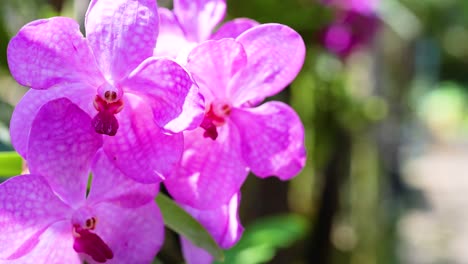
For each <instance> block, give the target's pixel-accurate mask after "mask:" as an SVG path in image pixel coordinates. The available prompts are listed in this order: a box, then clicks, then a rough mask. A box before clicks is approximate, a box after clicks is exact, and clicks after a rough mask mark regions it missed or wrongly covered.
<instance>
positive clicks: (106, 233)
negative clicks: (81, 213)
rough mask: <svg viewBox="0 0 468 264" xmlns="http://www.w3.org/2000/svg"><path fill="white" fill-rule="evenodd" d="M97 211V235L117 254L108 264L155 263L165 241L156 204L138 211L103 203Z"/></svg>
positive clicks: (148, 204) (142, 207)
mask: <svg viewBox="0 0 468 264" xmlns="http://www.w3.org/2000/svg"><path fill="white" fill-rule="evenodd" d="M94 211H95V212H96V217H97V219H98V223H97V225H96V230H95V232H96V234H97V235H99V236H100V237H101V238H102V240H104V241H105V242H106V244H107V245H108V246H109V247H110V248H111V250H112V251H113V253H114V258H113V259H111V260H110V261H108V262H106V263H109V264H112V263H151V262H152V261H153V259H154V256H155V255H156V253H157V252H158V251H159V249H160V248H161V246H162V244H163V241H164V223H163V219H162V216H161V213H160V212H159V208H158V207H157V206H156V203H154V202H150V203H147V204H146V205H144V206H140V207H138V208H122V207H120V206H118V205H117V204H114V203H100V204H98V205H96V206H95V207H94ZM86 260H87V261H89V259H86ZM88 263H90V264H91V263H95V262H93V261H89V262H88Z"/></svg>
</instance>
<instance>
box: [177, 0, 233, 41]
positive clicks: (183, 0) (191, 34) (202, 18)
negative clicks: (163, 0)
mask: <svg viewBox="0 0 468 264" xmlns="http://www.w3.org/2000/svg"><path fill="white" fill-rule="evenodd" d="M225 12H226V1H225V0H174V13H175V14H176V16H177V18H178V20H179V22H180V24H181V25H182V27H183V28H184V30H185V32H186V35H187V39H188V40H189V41H193V42H202V41H204V40H207V39H208V37H209V36H210V35H211V32H212V31H213V29H214V27H215V26H216V25H217V24H218V23H219V22H220V21H221V20H223V18H224V15H225Z"/></svg>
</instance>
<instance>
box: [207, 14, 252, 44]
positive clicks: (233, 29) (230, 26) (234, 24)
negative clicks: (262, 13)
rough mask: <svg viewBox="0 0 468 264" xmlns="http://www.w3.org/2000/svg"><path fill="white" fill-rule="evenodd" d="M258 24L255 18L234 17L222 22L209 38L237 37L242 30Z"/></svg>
mask: <svg viewBox="0 0 468 264" xmlns="http://www.w3.org/2000/svg"><path fill="white" fill-rule="evenodd" d="M258 25H260V23H258V22H257V21H255V20H252V19H249V18H236V19H233V20H230V21H228V22H226V23H224V24H223V25H222V26H221V27H220V28H219V29H218V30H217V31H216V32H215V33H214V34H212V35H211V38H210V39H215V40H217V39H223V38H237V37H238V36H239V35H240V34H242V33H244V31H246V30H248V29H250V28H253V27H255V26H258Z"/></svg>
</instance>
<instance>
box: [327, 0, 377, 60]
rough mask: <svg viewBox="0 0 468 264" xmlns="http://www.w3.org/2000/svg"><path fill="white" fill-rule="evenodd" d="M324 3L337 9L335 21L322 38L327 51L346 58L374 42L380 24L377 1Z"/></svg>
mask: <svg viewBox="0 0 468 264" xmlns="http://www.w3.org/2000/svg"><path fill="white" fill-rule="evenodd" d="M324 3H325V4H326V5H330V6H331V7H333V8H335V9H336V10H335V11H336V16H335V19H334V21H333V22H332V23H331V24H330V25H328V27H327V28H326V29H325V30H324V32H322V36H321V38H322V41H323V43H324V45H325V46H326V48H327V49H329V50H330V51H332V52H334V53H335V54H337V55H338V56H340V57H342V58H346V57H348V56H349V55H350V54H351V53H352V52H353V51H355V50H356V49H358V48H359V47H362V46H365V45H367V44H369V43H370V42H371V41H372V40H373V38H374V36H375V35H376V33H377V31H378V28H379V24H380V20H379V18H378V16H377V13H376V9H377V4H378V1H377V0H335V1H333V0H326V1H324Z"/></svg>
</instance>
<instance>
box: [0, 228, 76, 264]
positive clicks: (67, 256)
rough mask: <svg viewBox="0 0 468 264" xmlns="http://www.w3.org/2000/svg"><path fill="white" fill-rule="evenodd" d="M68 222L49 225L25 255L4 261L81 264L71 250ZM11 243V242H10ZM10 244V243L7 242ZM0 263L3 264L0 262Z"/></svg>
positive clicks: (28, 263) (20, 263) (14, 263)
mask: <svg viewBox="0 0 468 264" xmlns="http://www.w3.org/2000/svg"><path fill="white" fill-rule="evenodd" d="M70 229H71V225H70V221H66V220H65V221H60V222H57V223H55V224H53V225H51V226H50V227H49V228H47V230H46V231H45V232H44V233H43V234H42V235H41V237H40V238H39V239H40V241H39V243H38V245H37V246H36V247H35V248H34V249H33V250H32V251H31V252H30V253H29V254H27V255H25V256H23V257H21V258H18V259H14V260H11V261H6V262H5V263H9V264H37V263H47V264H63V263H67V264H81V263H83V261H82V260H81V259H80V256H79V255H78V254H77V253H76V252H75V251H74V250H73V236H72V233H71V232H70ZM10 241H11V240H10ZM9 243H10V242H9ZM0 263H3V262H2V261H1V260H0Z"/></svg>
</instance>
